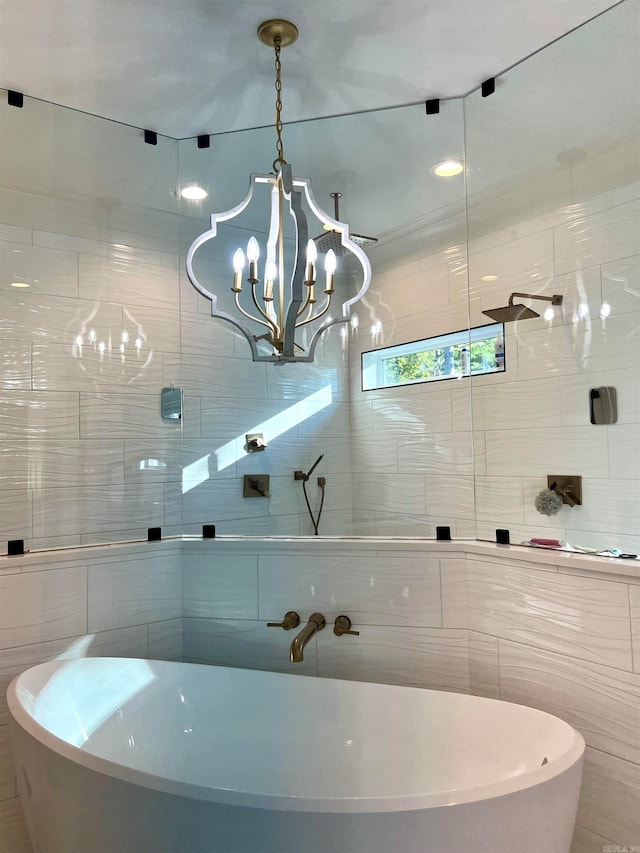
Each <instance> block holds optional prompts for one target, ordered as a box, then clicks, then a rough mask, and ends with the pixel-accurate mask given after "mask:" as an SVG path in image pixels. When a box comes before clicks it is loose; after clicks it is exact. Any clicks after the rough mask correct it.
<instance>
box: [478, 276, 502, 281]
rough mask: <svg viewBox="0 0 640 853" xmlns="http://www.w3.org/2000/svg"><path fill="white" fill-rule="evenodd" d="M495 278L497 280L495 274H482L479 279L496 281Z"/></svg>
mask: <svg viewBox="0 0 640 853" xmlns="http://www.w3.org/2000/svg"><path fill="white" fill-rule="evenodd" d="M497 280H498V276H497V275H483V276H482V278H481V279H480V281H497Z"/></svg>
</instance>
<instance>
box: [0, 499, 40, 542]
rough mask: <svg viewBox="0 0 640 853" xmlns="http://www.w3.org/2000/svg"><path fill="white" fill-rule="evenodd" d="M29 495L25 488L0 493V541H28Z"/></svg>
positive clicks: (31, 529) (30, 529)
mask: <svg viewBox="0 0 640 853" xmlns="http://www.w3.org/2000/svg"><path fill="white" fill-rule="evenodd" d="M32 533H33V528H32V521H31V494H30V492H29V490H28V489H27V488H24V487H23V488H14V489H11V490H6V489H3V490H2V491H0V539H30V538H31V535H32Z"/></svg>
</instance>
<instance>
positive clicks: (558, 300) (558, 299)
mask: <svg viewBox="0 0 640 853" xmlns="http://www.w3.org/2000/svg"><path fill="white" fill-rule="evenodd" d="M516 296H518V297H519V298H520V299H542V300H544V301H545V302H550V303H551V304H552V305H562V296H561V294H559V293H554V294H553V296H540V295H539V294H538V293H512V294H511V296H510V297H509V307H510V308H513V300H514V299H515V298H516Z"/></svg>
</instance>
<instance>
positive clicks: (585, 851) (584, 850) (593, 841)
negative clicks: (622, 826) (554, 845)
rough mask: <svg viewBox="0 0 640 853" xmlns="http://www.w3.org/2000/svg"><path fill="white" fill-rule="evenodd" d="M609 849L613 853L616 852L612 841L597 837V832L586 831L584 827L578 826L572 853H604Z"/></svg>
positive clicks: (574, 835)
mask: <svg viewBox="0 0 640 853" xmlns="http://www.w3.org/2000/svg"><path fill="white" fill-rule="evenodd" d="M607 847H610V848H611V849H612V853H613V850H615V845H614V844H613V842H612V841H611V839H607V838H603V837H602V836H601V835H596V834H595V832H591V831H590V830H589V829H584V827H582V826H576V830H575V832H574V834H573V843H572V845H571V853H603V851H604V850H605V849H606V848H607Z"/></svg>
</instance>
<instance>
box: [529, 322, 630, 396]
mask: <svg viewBox="0 0 640 853" xmlns="http://www.w3.org/2000/svg"><path fill="white" fill-rule="evenodd" d="M639 318H640V311H635V312H633V313H628V314H620V315H618V316H611V317H608V318H607V319H605V320H601V319H600V318H599V317H598V318H594V319H592V320H590V321H589V322H584V323H578V324H576V325H574V326H554V327H552V328H549V329H540V330H538V331H526V332H525V331H522V332H521V333H519V334H518V379H519V380H532V379H540V378H549V377H553V376H570V375H572V374H580V375H582V374H585V373H587V372H592V371H593V372H597V371H600V372H604V371H606V372H608V373H611V372H612V371H615V372H617V371H618V370H624V369H625V368H627V367H628V366H629V365H636V364H637V363H638V358H639V356H640V336H639V333H638V328H639V322H638V321H639Z"/></svg>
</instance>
